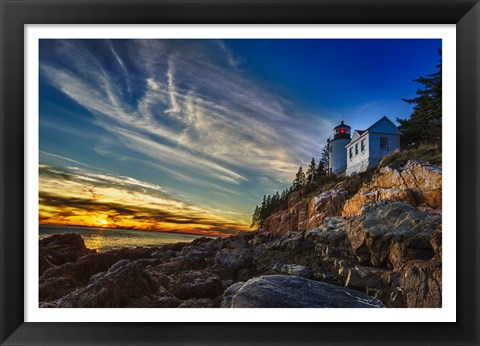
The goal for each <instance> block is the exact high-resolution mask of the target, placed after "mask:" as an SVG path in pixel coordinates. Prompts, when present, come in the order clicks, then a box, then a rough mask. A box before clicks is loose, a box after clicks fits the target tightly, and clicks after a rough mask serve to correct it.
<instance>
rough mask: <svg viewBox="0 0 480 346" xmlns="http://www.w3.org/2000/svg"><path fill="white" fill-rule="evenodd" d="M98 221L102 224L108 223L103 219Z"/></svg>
mask: <svg viewBox="0 0 480 346" xmlns="http://www.w3.org/2000/svg"><path fill="white" fill-rule="evenodd" d="M100 223H101V224H102V225H103V226H105V225H108V221H107V220H105V219H102V220H100Z"/></svg>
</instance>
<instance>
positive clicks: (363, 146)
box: [360, 139, 365, 151]
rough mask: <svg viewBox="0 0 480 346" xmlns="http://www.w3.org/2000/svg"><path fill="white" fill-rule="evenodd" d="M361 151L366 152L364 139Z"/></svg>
mask: <svg viewBox="0 0 480 346" xmlns="http://www.w3.org/2000/svg"><path fill="white" fill-rule="evenodd" d="M360 148H361V150H362V151H364V150H365V140H364V139H362V145H361V146H360Z"/></svg>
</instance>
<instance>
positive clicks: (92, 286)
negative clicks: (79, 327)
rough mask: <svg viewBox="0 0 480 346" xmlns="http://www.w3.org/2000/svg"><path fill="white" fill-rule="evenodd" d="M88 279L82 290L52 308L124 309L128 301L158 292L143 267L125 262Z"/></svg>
mask: <svg viewBox="0 0 480 346" xmlns="http://www.w3.org/2000/svg"><path fill="white" fill-rule="evenodd" d="M92 279H93V280H92ZM92 279H91V280H90V283H89V285H88V286H86V287H85V288H81V289H78V290H76V291H74V292H72V293H70V294H68V295H66V296H64V297H63V298H60V299H59V300H58V301H56V304H55V305H56V307H61V308H102V307H103V308H116V307H126V306H129V301H130V300H132V299H138V298H139V297H142V296H145V295H148V294H155V293H157V291H158V289H157V286H156V285H155V282H154V281H153V279H152V278H151V276H150V275H149V274H148V273H146V272H145V271H144V270H143V267H142V266H141V265H140V264H138V263H136V262H130V261H128V260H121V261H118V262H117V263H115V264H114V265H113V266H112V267H111V268H110V269H109V270H108V271H107V272H104V273H103V274H101V275H95V277H94V278H92ZM132 305H136V304H132Z"/></svg>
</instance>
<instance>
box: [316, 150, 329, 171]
mask: <svg viewBox="0 0 480 346" xmlns="http://www.w3.org/2000/svg"><path fill="white" fill-rule="evenodd" d="M328 165H329V155H328V143H327V144H325V146H324V147H323V149H322V154H321V156H320V161H319V163H318V175H326V174H328Z"/></svg>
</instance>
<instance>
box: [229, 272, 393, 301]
mask: <svg viewBox="0 0 480 346" xmlns="http://www.w3.org/2000/svg"><path fill="white" fill-rule="evenodd" d="M231 307H233V308H382V307H384V305H383V303H382V302H381V301H379V300H378V299H375V298H372V297H370V296H368V295H366V294H364V293H361V292H357V291H354V290H350V289H348V288H344V287H340V286H334V285H330V284H326V283H323V282H319V281H313V280H308V279H305V278H301V277H298V276H291V275H265V276H260V277H256V278H253V279H251V280H248V281H247V282H246V283H245V284H244V285H243V286H242V287H241V288H240V289H239V290H238V291H237V293H236V294H235V295H234V296H233V298H232V300H231Z"/></svg>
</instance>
